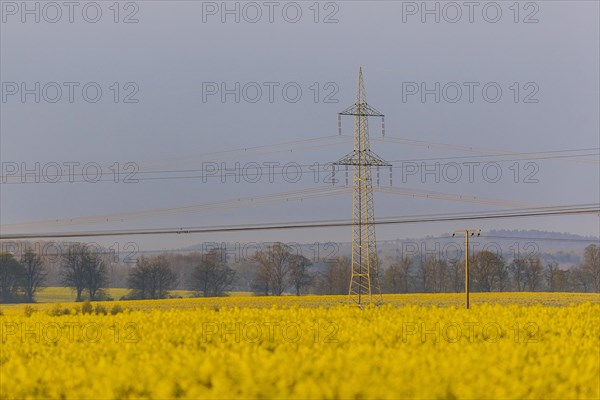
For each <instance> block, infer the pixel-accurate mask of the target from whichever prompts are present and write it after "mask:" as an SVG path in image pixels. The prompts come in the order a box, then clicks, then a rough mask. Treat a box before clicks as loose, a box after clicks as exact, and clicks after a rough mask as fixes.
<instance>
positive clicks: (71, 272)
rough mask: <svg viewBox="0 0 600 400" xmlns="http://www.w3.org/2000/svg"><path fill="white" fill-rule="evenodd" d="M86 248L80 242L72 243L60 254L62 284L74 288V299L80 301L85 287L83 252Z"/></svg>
mask: <svg viewBox="0 0 600 400" xmlns="http://www.w3.org/2000/svg"><path fill="white" fill-rule="evenodd" d="M86 252H87V249H86V248H85V246H84V245H82V244H79V243H78V244H73V245H71V246H69V247H68V249H67V251H66V253H65V254H63V256H62V259H63V260H62V265H61V277H62V284H63V285H64V286H65V287H70V288H73V289H74V290H75V292H76V293H77V297H76V299H75V301H82V300H83V298H82V293H83V290H84V289H85V287H86V284H87V280H86V266H85V253H86Z"/></svg>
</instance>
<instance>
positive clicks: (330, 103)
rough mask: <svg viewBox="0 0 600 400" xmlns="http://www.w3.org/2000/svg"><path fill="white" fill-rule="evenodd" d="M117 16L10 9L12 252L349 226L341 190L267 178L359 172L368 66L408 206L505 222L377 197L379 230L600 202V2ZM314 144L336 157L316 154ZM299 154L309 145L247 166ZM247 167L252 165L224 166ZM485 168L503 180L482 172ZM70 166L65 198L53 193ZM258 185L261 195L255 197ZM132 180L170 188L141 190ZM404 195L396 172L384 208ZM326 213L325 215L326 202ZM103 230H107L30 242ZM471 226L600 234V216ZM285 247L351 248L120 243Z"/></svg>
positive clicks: (216, 9) (400, 234)
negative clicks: (248, 230) (255, 227)
mask: <svg viewBox="0 0 600 400" xmlns="http://www.w3.org/2000/svg"><path fill="white" fill-rule="evenodd" d="M113 3H114V2H112V1H106V2H104V1H100V2H97V3H93V4H90V3H87V2H81V3H76V5H75V6H73V8H72V9H70V8H68V7H67V6H65V5H63V3H62V2H59V3H52V4H51V5H48V3H46V2H27V3H22V2H7V1H2V2H1V5H2V21H1V25H0V27H1V28H0V35H1V38H0V45H1V61H0V67H1V70H0V78H1V81H2V102H1V104H0V105H1V113H0V129H1V138H0V146H1V149H0V157H1V161H2V184H1V185H0V190H1V194H0V201H1V204H2V206H1V209H0V217H1V222H2V225H3V228H2V233H14V232H43V231H59V230H65V231H77V230H90V229H100V230H103V229H129V228H140V227H144V228H165V227H180V226H205V225H231V224H246V223H266V222H286V221H299V220H318V219H339V218H347V219H349V218H350V217H351V207H352V197H351V193H350V192H349V191H345V192H343V193H338V195H335V196H334V195H331V192H330V191H326V189H323V188H324V187H327V185H329V186H331V185H330V184H328V183H327V182H325V179H326V175H325V174H320V175H319V176H318V179H317V180H318V181H319V182H315V176H314V172H312V171H313V170H309V169H308V168H307V169H305V170H304V171H303V174H302V176H301V177H300V179H299V181H298V182H291V181H293V180H294V179H293V177H291V176H290V175H289V174H292V173H293V169H289V170H288V171H287V173H288V175H286V176H285V179H284V176H283V175H281V174H274V175H273V178H274V179H273V182H270V181H269V174H268V167H266V165H267V164H265V163H279V164H280V165H284V164H286V163H288V164H289V163H291V164H289V165H296V164H301V165H312V164H314V163H319V164H325V163H328V162H332V161H335V160H337V159H339V158H341V157H342V156H344V155H345V154H347V153H349V152H350V151H351V150H352V142H351V138H349V137H342V138H339V137H333V138H329V139H322V138H323V137H326V136H332V135H337V133H338V126H337V113H338V112H340V111H342V110H343V109H345V108H346V107H347V106H350V105H351V104H352V103H353V102H354V100H355V94H356V85H357V75H358V68H359V66H362V67H363V72H364V79H365V85H366V92H367V99H368V102H369V104H371V105H372V106H374V107H375V108H377V109H378V110H380V111H381V112H383V113H384V114H385V115H386V121H385V122H386V141H381V140H379V139H381V121H380V120H379V119H378V118H373V119H372V120H371V121H370V127H371V131H370V133H371V138H372V139H373V141H372V149H373V150H374V151H375V152H376V153H377V154H379V155H380V156H381V157H382V158H384V159H386V160H390V161H394V163H393V165H394V169H393V174H392V184H393V187H394V188H396V189H394V190H395V191H396V192H398V191H400V190H402V191H403V192H402V193H403V194H411V193H412V194H416V195H419V194H422V193H423V192H422V191H424V190H429V191H436V192H442V193H444V194H448V195H450V197H451V198H455V197H452V196H454V195H462V196H466V197H469V196H478V197H483V198H486V199H489V200H490V201H488V200H485V202H487V203H485V204H477V203H467V202H461V201H453V200H440V199H435V198H423V197H412V196H406V195H399V194H389V193H379V192H378V193H377V194H376V197H375V199H376V204H375V206H376V210H375V214H376V217H389V216H404V215H415V214H431V213H435V214H439V213H452V212H466V211H478V210H505V209H510V208H511V207H512V208H519V207H524V206H529V205H531V206H552V205H563V204H565V205H567V204H584V203H598V202H599V197H600V187H599V186H600V184H599V182H600V172H599V163H598V161H599V156H598V148H599V146H600V143H599V140H600V134H599V132H600V122H599V109H600V104H599V97H600V92H599V85H600V82H599V70H600V65H599V49H600V43H599V37H600V32H599V20H598V19H599V5H598V2H596V1H539V2H521V3H519V6H518V7H515V6H514V2H513V1H506V2H504V1H499V2H496V3H490V2H477V3H476V4H475V5H474V6H473V8H471V9H470V8H468V7H467V6H465V5H463V2H458V3H450V5H448V3H446V2H427V8H428V10H430V11H431V10H434V11H433V13H427V12H425V11H426V10H423V9H422V8H421V7H422V4H423V3H422V2H400V1H397V2H396V1H385V2H377V1H375V2H374V1H352V2H346V1H344V2H321V3H317V4H316V5H315V3H314V2H313V1H309V2H295V3H294V2H274V3H267V4H265V3H263V2H257V3H247V2H241V3H236V2H228V3H227V7H228V10H233V11H232V12H230V13H227V12H224V10H223V9H222V7H223V6H222V5H223V4H224V3H222V2H201V1H137V2H130V3H125V2H123V3H119V4H120V6H119V8H118V9H117V8H115V6H114V5H113ZM23 4H27V7H28V10H30V11H31V10H33V11H31V12H27V10H23V9H22V7H23V6H22V5H23ZM57 5H58V6H57ZM457 5H458V7H457ZM436 9H437V10H439V15H436V14H435V13H436V11H435V10H436ZM36 13H39V14H37V15H36ZM236 14H237V15H236ZM36 18H39V22H37V21H36ZM236 18H238V19H239V22H236ZM436 18H439V22H436ZM70 19H72V22H71V21H70ZM115 20H116V21H117V22H115ZM93 21H96V22H93ZM223 21H224V22H223ZM36 83H39V86H36ZM236 84H239V86H236ZM57 88H58V89H60V92H59V91H58V90H57ZM84 88H85V89H84ZM238 88H239V89H238ZM257 88H258V89H260V92H258V91H257ZM98 89H100V90H101V94H99V92H98ZM223 89H226V90H229V92H227V93H226V94H225V95H223V93H222V90H223ZM298 90H301V92H302V93H301V94H299V92H298ZM423 90H426V92H425V94H424V95H423ZM236 97H239V99H237V100H239V102H236ZM436 97H437V99H436ZM436 100H438V102H436ZM346 118H349V117H346ZM342 126H343V133H344V135H351V134H352V120H351V119H344V120H343V124H342ZM310 138H321V139H319V140H315V141H306V142H302V141H303V140H304V139H310ZM375 139H378V140H375ZM414 141H422V142H414ZM287 142H293V143H288V144H284V145H281V146H277V147H273V148H265V147H261V148H260V149H250V148H253V147H256V146H265V145H273V144H281V143H287ZM436 143H437V144H438V145H435V144H436ZM440 143H441V145H439V144H440ZM469 147H472V148H474V150H470V151H469V149H468V148H469ZM240 148H241V149H244V148H246V149H249V150H247V151H245V152H244V151H242V152H239V151H238V152H226V151H229V150H234V149H240ZM273 150H286V151H273ZM290 150H292V151H290ZM211 153H214V154H211ZM513 153H528V154H526V155H520V156H519V155H515V154H513ZM415 160H418V161H415ZM209 162H210V163H211V164H208V163H209ZM236 162H239V163H240V169H241V170H242V175H243V176H242V177H241V179H240V182H239V183H237V182H235V179H234V177H232V176H226V177H225V179H226V182H225V183H222V182H221V180H220V178H218V177H217V178H207V179H206V182H205V181H204V180H203V179H202V175H203V174H204V175H206V174H207V173H208V171H209V169H210V168H214V166H218V167H219V168H221V167H222V166H223V165H224V166H225V167H226V168H235V163H236ZM421 162H425V163H426V168H433V169H435V168H439V169H438V171H439V177H436V175H435V173H430V174H427V175H425V176H422V175H421V172H423V171H421V169H422V168H423V165H422V164H421ZM436 162H438V163H440V164H439V167H436V166H435V163H436ZM451 162H452V163H453V164H449V163H451ZM465 162H478V163H479V164H477V165H475V164H471V165H472V167H471V168H474V169H473V170H472V172H473V176H472V179H471V180H472V182H471V181H470V179H469V176H468V175H469V167H468V165H467V164H465ZM36 163H39V165H40V167H39V170H37V172H34V173H30V174H29V175H26V176H24V178H23V169H24V168H27V169H31V170H34V171H36ZM74 163H79V166H75V167H73V168H74V169H73V174H74V180H76V181H77V182H73V183H69V182H68V180H69V178H70V172H69V169H68V167H67V166H68V165H75V164H74ZM115 163H118V165H117V166H115ZM223 163H225V164H223ZM249 163H256V164H249ZM487 163H496V164H493V165H491V166H490V167H486V168H487V169H486V170H485V171H484V170H483V167H484V166H485V165H486V164H487ZM86 164H88V165H91V167H90V168H88V169H87V174H86V175H85V177H84V178H85V179H83V178H82V171H81V169H80V166H82V165H86ZM56 165H60V166H62V168H63V169H62V171H61V180H60V182H56V183H50V181H52V180H54V174H55V172H54V171H56V169H55V166H56ZM97 165H101V166H103V167H104V170H103V173H102V177H101V181H100V182H97V183H90V182H85V180H86V179H87V180H95V173H94V171H95V169H94V168H95V166H97ZM255 165H261V166H262V167H261V168H262V171H261V172H262V173H263V175H262V177H261V178H260V179H258V182H257V183H252V182H250V181H252V180H253V179H254V178H255V175H254V174H252V176H250V174H251V167H252V168H253V166H255ZM457 165H458V166H459V167H460V173H461V174H462V175H461V176H460V177H457V175H456V173H457V170H456V166H457ZM498 166H499V167H500V168H499V169H498ZM244 167H247V168H246V169H245V170H244ZM402 167H404V169H403V168H402ZM15 168H17V170H15ZM203 168H204V171H203ZM414 168H417V170H416V171H415V170H414ZM116 169H118V170H119V172H120V174H119V175H118V176H115V175H114V171H115V170H116ZM182 170H186V171H188V172H183V171H182ZM189 170H196V171H193V172H189ZM149 171H154V172H152V173H148V172H149ZM156 171H163V172H156ZM164 171H179V172H175V173H169V172H164ZM276 171H281V170H280V169H279V170H276ZM128 172H133V178H134V179H136V178H153V179H140V180H139V181H138V182H137V183H132V182H130V183H127V182H123V180H124V178H126V175H127V173H128ZM210 173H211V174H213V173H214V174H219V171H216V172H215V171H213V170H210ZM497 173H501V176H500V177H497ZM36 174H37V175H38V176H37V177H36V176H34V175H36ZM292 175H293V174H292ZM340 175H341V176H340ZM374 175H375V172H374ZM184 176H185V178H182V177H184ZM337 176H338V178H342V181H344V180H345V177H344V174H343V173H342V174H338V175H337ZM174 177H179V178H178V179H174ZM22 178H23V179H24V180H25V182H26V183H25V184H22V183H20V182H21V181H22V180H23V179H22ZM36 178H39V180H40V183H35V180H36ZM157 178H160V179H157ZM165 178H166V179H165ZM436 178H439V179H436ZM81 180H84V182H81ZM115 180H117V181H118V182H114V181H115ZM389 180H390V178H389V173H388V170H387V169H386V170H381V171H380V186H381V189H384V188H385V187H389ZM436 180H439V182H438V181H436ZM496 180H497V181H496ZM342 183H343V182H342ZM375 185H376V184H375ZM337 187H338V188H339V187H340V184H338V185H337ZM298 191H304V192H305V193H306V196H305V197H306V198H303V199H302V201H299V200H298V199H299V198H301V197H303V196H299V195H297V194H295V195H293V196H294V199H290V200H288V201H273V202H269V203H266V204H262V205H261V204H256V203H258V202H254V204H251V203H252V202H250V201H239V203H240V204H238V205H237V206H236V207H235V208H228V209H220V210H215V209H214V207H213V208H211V209H206V208H205V209H204V211H202V210H198V209H193V210H192V211H191V212H186V213H182V212H173V213H149V214H148V215H144V216H143V218H142V217H139V218H127V217H123V218H121V219H119V220H118V221H115V220H114V219H112V218H111V217H110V215H113V214H117V213H122V212H123V213H126V212H133V211H144V210H152V209H159V208H176V207H180V206H188V205H199V204H204V203H211V202H217V203H220V202H222V203H223V204H225V203H226V202H228V201H230V200H234V199H238V198H252V197H256V196H264V195H269V194H279V193H284V192H298ZM311 191H313V192H314V193H320V194H323V195H327V196H323V197H318V198H312V199H311V198H308V197H309V194H310V193H313V192H311ZM433 197H435V196H433ZM491 200H494V201H495V202H494V201H491ZM227 204H228V203H227ZM207 208H209V207H207ZM98 215H107V216H109V217H107V218H108V222H106V220H105V222H104V223H95V224H89V223H86V224H81V223H77V221H79V220H74V222H73V223H71V224H67V225H61V226H53V225H51V224H41V225H31V226H18V225H13V224H20V223H25V222H32V221H47V220H56V219H64V218H75V217H83V216H98ZM464 224H465V223H444V224H441V223H440V224H436V223H430V224H422V225H398V226H393V227H389V226H388V227H381V229H379V228H378V232H377V233H378V239H395V238H404V237H414V236H418V235H425V234H431V235H438V234H441V233H445V232H449V231H452V230H453V229H458V228H464V227H466V226H463V225H464ZM468 225H469V227H471V226H473V227H477V228H481V229H483V230H486V229H494V228H508V229H545V230H552V231H561V232H572V233H578V234H585V235H598V234H599V217H598V216H584V217H547V218H529V219H518V220H517V219H515V220H498V221H486V222H483V223H480V222H477V223H475V221H474V222H473V223H470V224H468ZM475 225H476V226H475ZM278 239H280V240H284V241H297V242H308V241H314V240H319V241H328V240H336V241H349V240H350V230H349V229H348V228H345V229H330V230H319V231H303V230H298V231H286V232H281V231H273V232H261V233H260V234H256V233H252V234H235V235H234V234H227V235H226V234H219V235H211V236H208V235H192V236H179V235H177V236H173V237H143V238H140V237H137V238H135V237H134V238H127V239H123V238H120V239H118V240H120V241H126V240H135V241H137V242H139V243H141V245H142V247H145V248H173V247H182V246H186V245H189V244H192V243H198V242H202V241H212V240H215V241H236V240H240V241H248V240H267V241H268V240H278ZM107 240H109V241H110V239H107Z"/></svg>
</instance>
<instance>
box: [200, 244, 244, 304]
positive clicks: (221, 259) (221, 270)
mask: <svg viewBox="0 0 600 400" xmlns="http://www.w3.org/2000/svg"><path fill="white" fill-rule="evenodd" d="M234 277H235V271H234V270H233V269H231V268H229V266H228V265H227V260H226V254H225V252H224V251H223V250H222V249H212V250H210V251H209V252H208V253H206V254H203V255H202V257H201V260H200V262H199V264H197V265H196V266H195V267H194V270H193V271H192V275H191V288H192V289H193V290H195V291H196V292H200V293H202V295H203V296H204V297H208V296H213V297H217V296H223V295H224V294H225V290H226V289H227V288H229V287H230V286H231V284H232V283H233V279H234Z"/></svg>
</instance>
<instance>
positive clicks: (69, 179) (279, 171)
mask: <svg viewBox="0 0 600 400" xmlns="http://www.w3.org/2000/svg"><path fill="white" fill-rule="evenodd" d="M336 144H337V143H336ZM316 147H322V145H320V146H316ZM591 150H598V148H589V149H571V150H550V151H534V152H521V153H506V154H496V155H471V156H449V157H429V158H414V159H404V160H402V159H400V160H392V161H389V163H392V164H397V163H415V162H426V161H443V160H466V159H479V158H483V157H501V156H505V155H514V156H517V155H519V156H521V155H522V156H525V155H536V154H538V155H539V156H537V157H521V158H511V159H494V160H493V161H491V162H496V163H500V162H517V161H533V160H561V159H574V158H579V157H589V156H600V152H594V153H584V154H572V155H558V156H557V155H554V156H543V155H542V154H555V153H563V152H575V151H591ZM286 152H287V150H286ZM582 161H590V162H594V163H600V160H592V159H583V160H582ZM204 162H206V161H204ZM288 164H289V165H291V164H293V165H292V166H293V167H295V168H300V169H299V170H295V171H294V172H295V173H299V174H308V175H311V174H313V175H316V174H325V173H331V171H332V168H333V167H332V165H331V164H330V163H318V162H315V163H313V164H300V163H291V162H290V163H288ZM288 164H285V165H279V166H270V167H269V169H270V170H269V172H268V174H267V175H268V176H269V177H271V176H287V175H289V173H286V172H284V168H287V167H288V166H289V165H288ZM261 168H262V166H261ZM391 168H393V169H400V170H401V169H403V168H404V166H403V165H396V166H392V167H391ZM337 171H340V170H339V169H337ZM198 172H199V173H201V175H179V176H138V174H139V175H150V174H177V173H178V174H191V173H198ZM216 172H219V171H216ZM239 172H240V174H237V172H236V175H230V174H229V171H227V175H228V177H233V178H237V179H238V180H239V178H240V176H244V173H243V171H242V168H241V167H240V171H239ZM102 174H103V175H108V176H104V177H101V178H99V179H97V180H96V179H94V183H99V182H115V171H113V170H112V169H110V168H108V169H107V170H104V169H103V171H102ZM79 175H82V174H77V177H76V179H75V178H74V177H73V176H72V175H67V176H63V175H62V174H61V175H56V174H54V175H47V176H44V180H40V181H39V182H37V181H28V180H27V177H25V182H23V177H22V176H20V175H7V176H6V175H5V176H0V184H1V185H27V184H44V183H47V184H49V183H52V184H56V183H69V184H72V183H89V181H88V180H86V179H84V177H83V176H79ZM121 175H123V176H127V175H128V172H125V171H120V172H119V177H118V179H119V180H121V179H129V180H131V181H132V182H137V181H157V180H183V179H204V180H208V179H211V178H212V179H220V178H221V176H220V175H207V174H206V171H205V170H204V169H202V168H189V169H165V170H161V169H154V170H148V171H135V172H131V175H132V177H130V178H121ZM248 175H252V174H251V173H248ZM262 175H263V173H262V170H261V176H262ZM56 178H59V179H58V180H56V181H55V179H56ZM63 178H65V179H63ZM251 178H254V176H251ZM10 180H13V181H16V182H11V181H10ZM17 180H21V182H18V181H17ZM236 183H238V182H237V181H236ZM247 183H256V182H252V181H250V182H248V181H247Z"/></svg>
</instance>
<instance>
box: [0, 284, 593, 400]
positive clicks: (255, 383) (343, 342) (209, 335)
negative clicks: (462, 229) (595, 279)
mask: <svg viewBox="0 0 600 400" xmlns="http://www.w3.org/2000/svg"><path fill="white" fill-rule="evenodd" d="M419 296H421V299H422V301H421V302H422V304H419V301H418V299H419ZM489 296H492V295H489ZM493 296H496V297H497V299H499V303H503V304H491V303H481V302H480V303H477V302H475V304H474V306H473V307H472V309H471V310H465V309H463V308H462V307H461V306H459V304H460V297H459V296H450V295H449V297H447V298H445V297H443V296H442V297H440V296H438V297H436V296H434V295H414V296H413V297H410V296H407V297H404V299H405V300H407V301H405V302H404V303H405V304H406V305H401V303H402V302H401V301H400V300H401V299H402V298H403V297H402V296H389V297H388V296H386V301H387V303H388V304H386V305H384V306H381V307H377V308H375V307H373V308H367V309H362V310H361V309H358V308H356V307H352V306H348V305H340V304H339V301H340V298H339V297H337V298H336V297H333V296H331V297H329V296H328V297H322V298H319V297H307V298H299V299H298V298H293V297H289V298H288V297H285V298H281V299H274V298H253V297H246V298H243V297H239V298H227V299H189V300H188V299H181V300H175V301H171V300H167V301H155V302H150V301H146V302H131V303H130V302H119V304H120V305H121V306H122V307H123V308H130V309H126V310H125V311H124V312H120V313H116V314H115V315H111V314H110V307H112V306H113V305H114V304H115V303H113V302H110V303H105V306H106V308H107V309H108V310H109V313H108V314H107V315H104V314H99V315H96V314H81V313H77V314H74V313H73V312H71V313H70V314H68V315H60V316H56V315H54V316H51V315H49V313H48V312H47V311H49V310H50V309H51V307H50V305H48V306H46V305H40V306H37V307H38V309H37V310H36V312H33V313H32V314H31V315H30V316H26V315H25V313H24V312H23V309H22V307H21V308H17V307H15V308H6V307H5V308H4V315H3V316H1V317H0V323H1V324H2V352H1V357H0V397H1V398H2V399H13V398H31V399H40V398H68V399H113V398H115V399H121V398H154V399H170V398H194V399H198V398H219V399H230V398H246V399H247V398H302V399H304V398H331V399H333V398H344V399H356V398H377V399H379V398H389V399H407V398H419V399H443V398H464V399H524V398H534V399H542V398H543V399H574V398H581V399H598V398H600V324H599V321H600V317H599V316H600V304H598V301H597V299H598V298H597V297H594V295H589V296H588V297H587V298H582V297H577V296H574V297H573V298H569V296H570V295H549V294H543V295H542V297H543V296H547V300H548V301H547V303H548V304H565V303H566V304H565V305H564V306H547V305H542V304H539V302H538V301H536V300H535V296H536V294H529V295H515V294H507V295H505V296H508V297H510V296H513V297H512V298H511V299H516V301H506V299H504V300H503V301H502V300H501V298H502V297H503V295H502V294H495V295H493ZM561 296H563V297H561ZM596 296H597V295H596ZM528 297H529V300H527V298H528ZM474 298H475V299H477V295H476V296H475V297H474ZM303 299H304V300H303ZM319 299H321V301H322V305H323V306H321V307H319V305H318V302H319ZM440 299H442V300H444V299H445V300H444V301H442V300H440ZM590 299H591V300H592V301H589V300H590ZM585 300H587V301H585ZM303 301H305V302H306V304H303ZM444 302H446V303H448V304H450V305H446V306H438V305H436V304H442V303H444ZM511 302H514V303H519V304H510V303H511ZM454 303H456V305H454ZM177 304H179V305H180V306H181V307H176V308H172V307H173V306H176V305H177ZM273 304H276V305H273ZM528 304H531V305H528ZM165 305H169V306H170V307H171V308H168V307H166V306H165ZM49 307H50V308H49ZM62 307H63V308H69V307H70V308H74V307H76V305H75V304H68V305H65V306H62Z"/></svg>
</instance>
